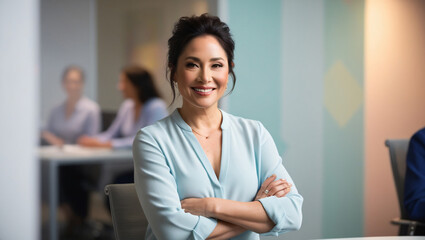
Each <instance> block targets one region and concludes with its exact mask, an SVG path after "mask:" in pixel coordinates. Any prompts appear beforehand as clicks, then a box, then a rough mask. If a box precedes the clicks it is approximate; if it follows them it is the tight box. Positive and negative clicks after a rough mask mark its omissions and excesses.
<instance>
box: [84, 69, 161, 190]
mask: <svg viewBox="0 0 425 240" xmlns="http://www.w3.org/2000/svg"><path fill="white" fill-rule="evenodd" d="M118 89H119V90H120V91H121V93H122V95H123V97H124V99H125V100H124V102H123V103H122V104H121V106H120V108H119V110H118V113H117V116H116V118H115V119H114V121H113V122H112V124H111V126H110V127H109V128H108V129H107V130H106V131H105V132H102V133H100V134H98V135H95V136H93V137H90V136H83V137H81V138H79V139H78V144H80V145H82V146H85V147H103V148H114V149H119V148H131V146H132V144H133V140H134V137H135V136H136V133H137V131H139V130H140V129H141V128H143V127H145V126H148V125H150V124H153V123H154V122H156V121H158V120H160V119H162V118H164V117H166V116H167V115H168V111H167V106H166V104H165V102H164V101H163V100H162V99H161V98H160V96H159V93H158V91H157V90H156V88H155V84H154V80H153V77H152V75H151V74H150V73H149V72H148V71H147V70H146V69H144V68H142V67H140V66H128V67H125V68H123V70H122V71H121V74H120V77H119V82H118ZM111 178H114V179H113V180H111ZM111 182H113V183H132V182H134V174H133V167H131V169H129V168H128V167H126V166H114V168H113V169H108V166H105V168H104V170H103V176H102V179H101V180H100V186H101V188H103V186H104V185H105V184H108V183H111Z"/></svg>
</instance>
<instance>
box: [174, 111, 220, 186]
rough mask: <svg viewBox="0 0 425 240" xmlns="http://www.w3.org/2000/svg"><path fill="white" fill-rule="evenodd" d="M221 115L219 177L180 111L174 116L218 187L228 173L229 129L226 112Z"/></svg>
mask: <svg viewBox="0 0 425 240" xmlns="http://www.w3.org/2000/svg"><path fill="white" fill-rule="evenodd" d="M220 111H221V114H222V122H221V125H220V129H221V159H220V171H219V175H218V177H217V175H216V174H215V171H214V168H213V166H212V164H211V162H210V161H209V159H208V157H207V154H206V153H205V151H204V149H203V148H202V145H201V143H200V142H199V141H198V139H197V138H196V136H195V134H193V132H192V128H191V127H190V126H189V125H188V124H187V123H186V122H185V121H184V120H183V118H182V117H181V115H180V113H179V112H178V110H177V109H176V110H175V112H174V113H173V114H172V115H173V116H174V118H175V120H176V122H177V124H178V125H179V126H180V127H181V128H182V129H183V130H185V131H184V132H185V135H186V136H187V137H188V139H189V141H190V143H191V145H192V147H193V148H194V150H195V153H196V155H197V156H198V158H199V159H200V161H201V163H202V165H203V166H204V169H205V170H206V172H207V173H208V175H209V176H210V178H211V180H212V181H213V182H214V183H215V184H217V185H221V184H220V183H221V182H223V181H224V179H225V177H226V172H227V160H228V157H227V146H228V143H227V142H228V139H227V138H228V136H227V135H228V133H227V131H226V129H227V120H226V115H225V112H223V111H222V110H220Z"/></svg>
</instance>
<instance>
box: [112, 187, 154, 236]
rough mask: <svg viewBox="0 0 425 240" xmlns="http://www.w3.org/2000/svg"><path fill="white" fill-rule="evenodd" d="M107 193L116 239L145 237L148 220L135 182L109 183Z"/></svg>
mask: <svg viewBox="0 0 425 240" xmlns="http://www.w3.org/2000/svg"><path fill="white" fill-rule="evenodd" d="M105 194H106V195H107V196H108V197H109V205H110V208H111V215H112V223H113V225H114V232H115V239H116V240H133V239H134V240H136V239H137V240H140V239H145V233H146V228H147V226H148V220H147V219H146V217H145V214H144V213H143V209H142V207H141V205H140V202H139V198H138V197H137V193H136V189H135V188H134V184H133V183H132V184H110V185H107V186H106V187H105Z"/></svg>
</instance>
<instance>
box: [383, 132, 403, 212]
mask: <svg viewBox="0 0 425 240" xmlns="http://www.w3.org/2000/svg"><path fill="white" fill-rule="evenodd" d="M385 145H386V146H387V147H388V149H389V152H390V160H391V168H392V170H393V176H394V183H395V187H396V190H397V197H398V203H399V206H400V212H401V218H406V217H407V214H406V210H405V209H404V204H403V199H404V178H405V175H406V157H407V150H408V147H409V139H388V140H386V141H385Z"/></svg>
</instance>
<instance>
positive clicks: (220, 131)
mask: <svg viewBox="0 0 425 240" xmlns="http://www.w3.org/2000/svg"><path fill="white" fill-rule="evenodd" d="M168 46H169V52H168V67H169V72H170V82H171V88H172V90H173V92H174V91H175V88H176V87H177V88H178V90H179V92H180V94H181V96H182V98H183V105H182V107H181V108H180V109H177V110H176V111H174V112H173V113H172V114H171V115H170V116H169V117H167V118H165V119H163V120H161V121H158V122H157V123H155V124H153V125H151V126H148V127H145V128H143V129H142V130H141V131H139V132H138V134H137V136H136V138H135V141H134V144H133V156H134V165H135V184H136V185H135V186H136V191H137V194H138V196H139V199H140V202H141V205H142V207H143V210H144V212H145V215H146V217H147V219H148V221H149V226H148V229H147V233H146V238H147V239H188V238H190V239H228V238H234V239H259V235H258V233H266V234H268V235H278V234H280V233H284V232H287V231H290V230H295V229H298V228H299V227H300V225H301V218H302V216H301V205H302V201H303V198H302V197H301V195H299V194H298V192H297V190H296V188H295V186H294V185H292V184H293V183H292V179H291V177H290V176H289V174H288V173H287V172H286V170H285V168H284V167H283V165H282V164H281V158H280V157H279V154H278V152H277V149H276V146H275V144H274V142H273V139H272V138H271V136H270V134H269V133H268V132H267V130H266V129H265V128H264V127H263V125H262V124H261V123H259V122H257V121H253V120H247V119H243V118H240V117H236V116H233V115H230V114H228V113H226V112H224V111H222V110H220V109H219V108H218V101H219V99H221V97H222V96H223V95H224V93H225V91H226V87H227V83H228V77H229V75H231V76H232V79H233V86H234V82H235V74H234V73H233V50H234V42H233V40H232V38H231V35H230V32H229V28H228V27H227V25H226V24H225V23H223V22H221V21H220V19H219V18H217V17H212V16H209V15H207V14H203V15H201V16H199V17H196V16H194V17H183V18H180V20H179V21H178V22H177V23H176V25H175V27H174V30H173V35H172V37H171V38H170V39H169V40H168ZM276 179H278V180H276ZM283 179H286V180H283Z"/></svg>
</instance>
